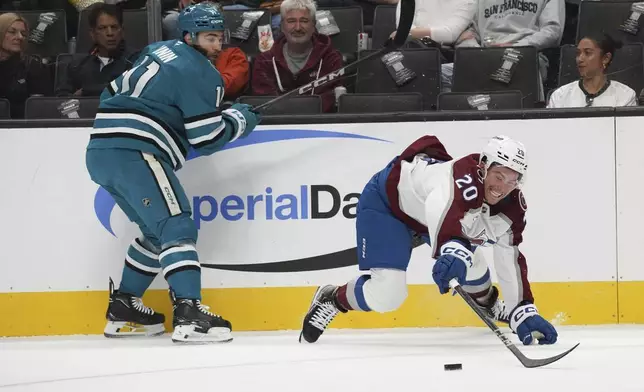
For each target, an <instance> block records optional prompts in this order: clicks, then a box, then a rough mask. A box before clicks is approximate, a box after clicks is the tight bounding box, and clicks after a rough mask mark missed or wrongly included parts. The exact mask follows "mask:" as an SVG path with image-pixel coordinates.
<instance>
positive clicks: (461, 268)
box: [432, 241, 474, 294]
mask: <svg viewBox="0 0 644 392" xmlns="http://www.w3.org/2000/svg"><path fill="white" fill-rule="evenodd" d="M473 259H474V255H473V254H472V251H471V250H470V249H469V247H467V246H466V245H464V244H463V243H462V242H460V241H450V242H447V243H445V244H444V245H443V246H441V255H440V256H439V257H438V259H436V263H434V268H433V269H432V278H434V282H436V284H437V285H438V290H439V291H440V293H441V294H446V293H448V292H449V290H450V287H449V281H450V280H452V279H454V278H456V280H457V281H458V282H459V283H463V282H464V281H465V277H466V275H467V269H468V268H469V267H471V266H472V260H473Z"/></svg>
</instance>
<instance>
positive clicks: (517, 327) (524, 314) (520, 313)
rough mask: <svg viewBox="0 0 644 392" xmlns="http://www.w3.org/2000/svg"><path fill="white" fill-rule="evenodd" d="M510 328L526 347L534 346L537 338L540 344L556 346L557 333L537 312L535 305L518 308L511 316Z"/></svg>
mask: <svg viewBox="0 0 644 392" xmlns="http://www.w3.org/2000/svg"><path fill="white" fill-rule="evenodd" d="M510 328H511V329H512V330H513V331H514V332H516V334H517V335H518V336H519V339H521V342H523V344H524V345H526V346H527V345H529V344H532V341H533V340H534V339H535V338H536V339H537V341H538V342H539V344H554V343H555V342H556V341H557V331H556V330H555V327H553V326H552V324H550V323H549V322H548V321H547V320H546V319H544V318H543V317H541V316H540V315H539V313H538V312H537V307H536V306H534V305H533V304H530V303H529V304H525V305H521V304H519V306H517V307H516V308H514V310H513V311H512V314H510Z"/></svg>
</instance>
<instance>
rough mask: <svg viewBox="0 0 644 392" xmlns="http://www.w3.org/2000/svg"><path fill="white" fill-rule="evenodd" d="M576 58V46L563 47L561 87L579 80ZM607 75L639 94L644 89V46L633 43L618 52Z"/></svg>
mask: <svg viewBox="0 0 644 392" xmlns="http://www.w3.org/2000/svg"><path fill="white" fill-rule="evenodd" d="M576 56H577V47H576V46H574V45H564V46H562V47H561V66H560V68H559V82H558V85H559V86H563V85H565V84H568V83H571V82H574V81H575V80H579V70H578V69H577V62H576V59H575V58H576ZM606 73H607V75H608V77H609V78H610V79H612V80H616V81H618V82H621V83H624V84H625V85H627V86H629V87H630V88H632V89H633V90H635V92H636V93H638V94H639V92H640V91H642V89H643V88H644V44H641V43H631V44H627V45H624V46H623V47H622V48H621V49H619V50H617V51H616V52H615V57H614V58H613V61H612V62H611V64H610V66H609V67H608V69H607V70H606Z"/></svg>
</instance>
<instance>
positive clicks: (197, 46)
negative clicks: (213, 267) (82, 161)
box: [86, 3, 261, 342]
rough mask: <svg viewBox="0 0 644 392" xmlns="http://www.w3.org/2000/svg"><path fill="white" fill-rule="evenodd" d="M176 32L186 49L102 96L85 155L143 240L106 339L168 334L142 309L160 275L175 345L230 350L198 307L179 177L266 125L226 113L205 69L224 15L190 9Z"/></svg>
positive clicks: (136, 69) (240, 110)
mask: <svg viewBox="0 0 644 392" xmlns="http://www.w3.org/2000/svg"><path fill="white" fill-rule="evenodd" d="M179 29H180V30H181V32H182V36H183V39H182V40H174V41H165V42H158V43H154V44H151V45H150V46H148V47H147V48H145V49H144V50H143V51H142V53H141V55H140V57H139V58H138V60H137V62H136V63H135V64H134V66H133V67H132V69H130V70H128V71H127V72H125V73H123V74H122V75H121V76H119V77H118V78H117V79H116V80H114V81H113V82H111V83H110V85H109V86H108V87H107V88H106V89H105V91H104V92H103V94H102V95H101V103H100V106H99V111H98V114H97V115H96V120H95V122H94V129H93V130H92V132H91V136H90V142H89V145H88V146H87V154H86V161H87V162H86V163H87V169H88V171H89V173H90V175H91V178H92V180H93V181H94V182H96V183H97V184H99V185H101V186H102V187H103V188H104V189H105V190H107V191H108V192H110V194H111V195H112V196H113V197H114V199H115V201H116V203H117V204H118V205H119V207H120V208H121V209H122V210H123V212H124V213H125V214H126V215H127V216H128V217H129V219H130V220H132V221H133V222H136V223H137V224H138V225H139V227H140V229H141V232H142V235H141V236H140V237H139V238H137V239H135V240H134V241H133V242H132V243H131V245H130V247H129V248H128V250H127V254H126V256H125V267H124V269H123V275H122V279H121V283H120V286H119V288H118V290H114V287H113V283H112V281H111V279H110V301H109V305H108V309H107V315H106V317H107V325H106V327H105V331H104V334H105V336H108V337H121V336H132V335H158V334H162V333H163V332H164V327H163V323H164V321H165V317H164V315H162V314H160V313H157V312H155V311H154V310H152V309H150V308H148V307H146V306H145V305H143V302H142V301H141V297H142V296H143V293H144V292H145V291H146V289H147V288H148V287H149V286H150V284H151V283H152V281H153V280H154V278H155V276H156V275H157V274H158V273H159V272H162V273H163V277H164V278H165V279H166V281H167V282H168V285H169V286H170V298H171V301H172V303H173V323H172V324H173V329H174V331H173V334H172V340H173V341H175V342H226V341H231V340H232V335H231V330H232V326H231V323H230V322H229V321H227V320H225V319H224V318H223V317H221V316H219V315H216V314H214V313H211V312H210V311H209V310H208V309H209V308H208V307H207V306H205V305H203V304H202V303H201V268H200V264H199V257H198V254H197V250H196V243H197V227H196V225H195V223H194V221H193V220H192V219H191V208H190V205H189V203H188V198H187V196H186V194H185V192H184V190H183V188H182V186H181V184H180V183H179V180H178V179H177V177H176V175H175V171H176V170H178V169H180V168H181V167H182V166H183V164H184V163H185V159H186V155H187V153H188V150H189V149H190V148H193V149H195V150H196V152H197V153H199V154H201V155H209V154H212V153H214V152H217V151H219V150H220V149H221V148H222V147H223V146H224V145H225V144H226V143H230V142H232V141H234V140H236V139H237V138H243V137H246V136H247V135H248V134H249V133H250V132H252V131H253V129H254V128H255V126H256V125H257V124H258V123H259V122H260V121H261V118H260V116H259V114H257V113H256V112H254V111H253V110H252V107H251V106H249V105H244V104H234V105H232V107H231V108H229V109H226V110H220V103H221V99H222V98H223V96H224V83H223V81H222V78H221V75H220V74H219V72H218V71H217V70H216V69H215V67H214V66H213V65H212V63H211V62H210V59H209V58H211V57H212V56H213V55H214V54H215V53H216V51H217V50H219V49H220V48H221V45H222V43H223V37H224V19H223V16H222V13H221V12H220V11H219V9H218V8H216V7H215V6H214V5H212V4H209V3H200V4H197V5H193V6H189V7H187V8H185V9H184V10H183V11H182V12H181V14H180V16H179Z"/></svg>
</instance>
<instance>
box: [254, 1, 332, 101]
mask: <svg viewBox="0 0 644 392" xmlns="http://www.w3.org/2000/svg"><path fill="white" fill-rule="evenodd" d="M315 12H316V6H315V3H314V2H313V1H311V0H284V2H282V5H281V6H280V14H281V16H282V21H281V29H282V36H281V37H280V38H279V39H278V40H277V42H275V44H274V45H273V47H272V48H271V50H269V51H267V52H264V53H262V54H260V55H259V56H257V58H256V59H255V62H254V63H253V72H252V81H251V87H252V90H253V94H254V95H281V94H284V93H286V92H288V91H291V90H293V89H295V88H298V87H300V86H302V85H305V84H307V83H309V82H311V81H313V80H315V79H318V78H319V77H321V76H324V75H326V74H328V73H330V72H333V71H336V70H338V69H340V68H342V66H343V64H342V55H341V54H340V52H339V51H337V50H336V49H334V48H333V46H332V45H331V39H330V38H329V37H328V36H326V35H322V34H318V33H317V32H316V31H315ZM337 85H338V83H329V84H328V85H324V86H322V87H318V88H315V89H313V90H312V91H311V93H310V94H312V95H320V96H321V97H322V110H323V111H324V112H330V111H332V110H333V107H334V103H335V97H334V94H333V89H334V88H335V87H336V86H337Z"/></svg>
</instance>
